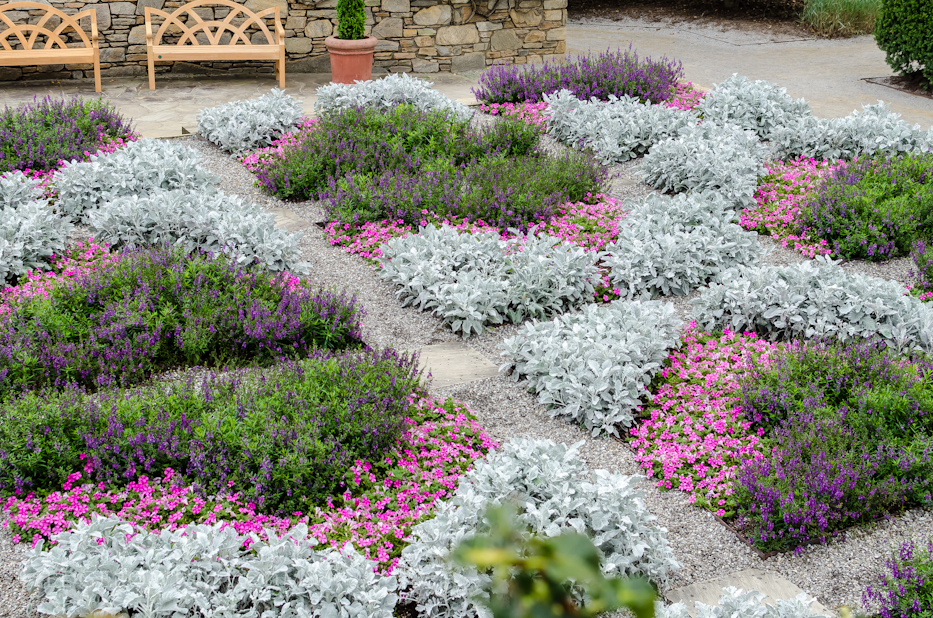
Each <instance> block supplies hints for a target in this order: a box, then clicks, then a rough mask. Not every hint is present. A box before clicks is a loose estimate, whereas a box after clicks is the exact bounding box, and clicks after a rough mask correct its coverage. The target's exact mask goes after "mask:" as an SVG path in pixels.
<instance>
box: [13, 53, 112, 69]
mask: <svg viewBox="0 0 933 618" xmlns="http://www.w3.org/2000/svg"><path fill="white" fill-rule="evenodd" d="M93 62H94V50H93V49H82V48H75V49H14V50H13V51H6V50H2V51H0V66H5V67H9V66H28V65H31V64H87V63H93Z"/></svg>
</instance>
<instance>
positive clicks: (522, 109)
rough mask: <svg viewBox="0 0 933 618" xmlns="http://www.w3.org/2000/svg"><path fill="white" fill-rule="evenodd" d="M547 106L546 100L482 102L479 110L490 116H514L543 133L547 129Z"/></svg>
mask: <svg viewBox="0 0 933 618" xmlns="http://www.w3.org/2000/svg"><path fill="white" fill-rule="evenodd" d="M547 108H548V104H547V102H546V101H539V102H537V103H533V102H531V101H525V102H524V103H489V104H486V103H482V104H481V105H480V106H479V111H481V112H483V113H484V114H489V115H490V116H505V117H508V118H516V119H518V120H521V121H522V122H524V123H526V124H529V125H531V126H532V127H534V128H536V129H538V130H540V131H541V132H542V133H544V132H546V131H547V118H546V117H545V116H544V110H546V109H547Z"/></svg>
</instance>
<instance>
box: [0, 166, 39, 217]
mask: <svg viewBox="0 0 933 618" xmlns="http://www.w3.org/2000/svg"><path fill="white" fill-rule="evenodd" d="M39 182H40V181H39V180H37V179H35V178H30V177H29V176H27V175H26V174H24V173H23V172H21V171H20V170H13V171H10V172H6V173H5V174H0V212H2V211H4V210H15V209H17V208H19V207H20V206H22V205H24V204H28V203H29V202H36V201H43V199H44V198H43V195H42V189H40V188H39Z"/></svg>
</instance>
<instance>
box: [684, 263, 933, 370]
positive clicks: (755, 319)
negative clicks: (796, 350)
mask: <svg viewBox="0 0 933 618" xmlns="http://www.w3.org/2000/svg"><path fill="white" fill-rule="evenodd" d="M720 279H721V283H713V284H710V286H709V287H708V288H707V289H704V290H703V291H702V292H701V294H700V296H699V297H698V298H696V299H694V300H693V301H692V302H693V306H694V316H695V318H696V321H697V323H698V324H700V325H701V326H702V327H703V328H704V329H706V330H709V331H715V330H718V329H722V328H724V327H729V328H731V329H733V330H736V331H743V330H752V331H756V332H758V333H759V334H761V335H764V336H767V337H769V338H770V339H772V340H787V339H795V338H799V337H805V338H808V339H810V338H814V337H815V338H832V339H837V340H840V341H843V342H847V341H858V340H864V339H869V338H873V337H878V338H881V339H883V340H884V341H886V342H887V343H889V344H890V345H892V346H894V347H895V348H897V349H898V350H911V349H918V348H919V349H923V350H926V351H928V352H929V351H933V309H931V308H930V307H928V306H926V305H925V304H924V303H923V302H921V301H920V300H919V299H917V298H915V297H913V296H910V295H908V294H907V290H906V289H905V288H904V286H903V285H901V284H900V283H897V282H895V281H888V280H886V279H879V278H876V277H868V276H865V275H859V274H856V273H849V272H846V271H844V270H843V269H842V268H841V267H840V266H839V265H838V263H836V262H833V261H832V260H830V259H828V258H826V257H824V256H820V257H817V258H816V259H815V260H813V261H812V262H802V263H800V264H794V265H791V266H758V267H754V268H749V267H740V268H736V269H734V270H732V271H730V272H728V273H725V274H723V275H722V276H721V278H720Z"/></svg>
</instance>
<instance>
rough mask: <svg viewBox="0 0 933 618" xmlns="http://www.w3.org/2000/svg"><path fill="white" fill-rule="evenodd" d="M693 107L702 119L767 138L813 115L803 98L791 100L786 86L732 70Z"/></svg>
mask: <svg viewBox="0 0 933 618" xmlns="http://www.w3.org/2000/svg"><path fill="white" fill-rule="evenodd" d="M696 110H697V111H698V112H700V114H702V115H703V120H704V121H708V120H711V121H713V122H715V123H718V124H727V123H728V124H734V125H738V126H740V127H742V128H743V129H750V130H752V131H754V132H755V133H757V134H758V136H759V137H761V138H762V139H768V138H769V137H770V135H771V133H772V132H773V131H774V130H775V128H777V127H781V126H785V125H787V124H788V123H791V122H795V121H796V120H798V119H800V118H808V117H812V113H811V112H810V105H809V104H808V103H807V102H806V101H805V100H804V99H797V100H796V101H795V100H794V99H792V98H791V97H790V96H788V94H787V89H786V88H779V87H778V86H776V85H775V84H772V83H771V82H767V81H764V80H757V81H751V80H750V79H748V78H747V77H745V76H742V75H738V74H735V73H733V75H732V77H730V78H728V79H726V80H725V81H724V82H722V83H719V84H716V86H715V87H714V88H713V89H712V90H710V91H709V92H708V93H707V94H706V96H704V97H703V99H702V100H701V101H700V104H699V105H698V106H697V107H696Z"/></svg>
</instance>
